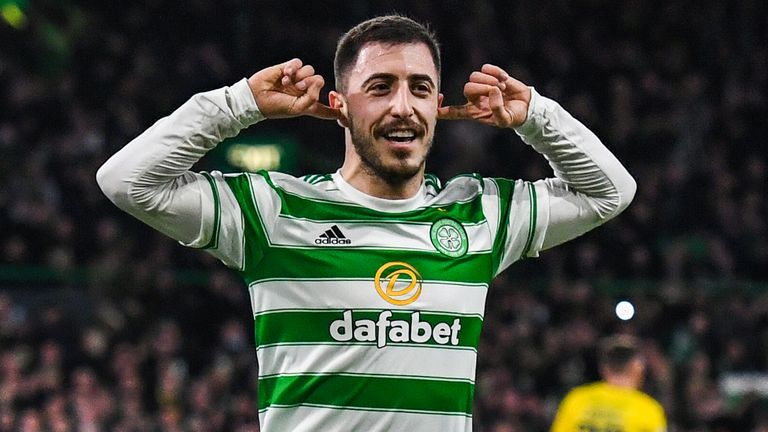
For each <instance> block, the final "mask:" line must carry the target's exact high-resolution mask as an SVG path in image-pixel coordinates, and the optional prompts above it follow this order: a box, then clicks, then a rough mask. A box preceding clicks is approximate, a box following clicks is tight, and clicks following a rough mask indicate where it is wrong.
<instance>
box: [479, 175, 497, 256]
mask: <svg viewBox="0 0 768 432" xmlns="http://www.w3.org/2000/svg"><path fill="white" fill-rule="evenodd" d="M482 200H483V214H484V215H485V218H486V220H487V224H488V229H490V232H491V235H490V237H491V239H490V241H491V247H493V240H494V239H495V238H496V235H497V234H498V232H499V229H500V228H501V227H500V225H499V217H500V216H499V213H501V208H500V207H499V186H498V185H497V184H496V182H495V181H493V180H491V179H485V193H483V198H482Z"/></svg>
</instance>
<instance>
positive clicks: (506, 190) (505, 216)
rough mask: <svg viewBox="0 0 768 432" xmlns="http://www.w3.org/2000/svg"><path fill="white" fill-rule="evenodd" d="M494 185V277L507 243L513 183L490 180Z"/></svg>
mask: <svg viewBox="0 0 768 432" xmlns="http://www.w3.org/2000/svg"><path fill="white" fill-rule="evenodd" d="M490 180H491V181H492V182H494V183H495V184H496V188H497V190H498V192H497V193H498V196H497V198H498V200H499V226H498V227H497V231H496V238H494V239H493V274H492V275H493V276H495V275H496V274H497V273H498V271H499V267H500V266H501V262H502V261H503V260H504V254H505V252H506V249H505V248H504V246H505V245H506V243H507V230H508V229H509V212H510V210H511V204H512V198H513V196H514V195H515V181H514V180H507V179H504V178H493V179H490Z"/></svg>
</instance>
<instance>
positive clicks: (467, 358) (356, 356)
mask: <svg viewBox="0 0 768 432" xmlns="http://www.w3.org/2000/svg"><path fill="white" fill-rule="evenodd" d="M258 358H259V374H260V376H262V377H263V376H268V375H275V374H300V373H353V374H370V375H397V376H418V377H430V378H438V379H460V380H470V381H472V382H473V383H474V380H475V362H476V360H477V353H476V352H475V351H473V350H456V349H443V348H440V347H428V346H422V347H404V346H397V345H387V346H386V347H384V348H377V347H376V346H371V345H279V346H270V347H266V348H262V349H259V351H258Z"/></svg>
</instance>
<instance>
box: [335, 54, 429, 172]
mask: <svg viewBox="0 0 768 432" xmlns="http://www.w3.org/2000/svg"><path fill="white" fill-rule="evenodd" d="M437 85H438V76H437V70H436V68H435V64H434V62H433V61H432V55H431V53H430V51H429V48H428V47H427V46H426V45H425V44H422V43H413V44H400V45H388V44H380V43H372V44H368V45H366V46H364V47H363V49H362V50H361V51H360V53H359V55H358V57H357V61H356V63H355V64H354V65H353V66H352V67H351V68H350V69H349V71H348V72H347V76H346V91H345V94H344V98H345V99H346V103H347V113H346V116H347V127H348V128H349V130H350V134H351V136H352V143H353V145H354V148H355V151H356V152H357V154H358V156H359V157H360V159H361V161H362V166H363V168H364V169H365V170H367V171H368V172H369V173H370V174H372V175H374V176H376V177H379V178H381V179H383V180H384V181H385V182H387V183H390V184H396V183H401V182H404V181H406V180H408V179H410V178H412V177H413V176H415V175H417V174H420V173H423V172H424V166H425V161H426V158H427V154H428V153H429V149H430V147H431V146H432V138H433V137H434V133H435V124H436V123H437V108H438V106H439V105H440V103H441V102H442V98H443V97H442V95H441V94H439V93H438V88H437Z"/></svg>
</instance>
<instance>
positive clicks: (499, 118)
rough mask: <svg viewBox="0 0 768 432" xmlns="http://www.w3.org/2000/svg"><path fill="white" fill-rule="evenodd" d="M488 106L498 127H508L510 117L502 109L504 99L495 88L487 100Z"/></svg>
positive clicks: (504, 109) (503, 108)
mask: <svg viewBox="0 0 768 432" xmlns="http://www.w3.org/2000/svg"><path fill="white" fill-rule="evenodd" d="M488 104H489V105H490V107H491V112H492V113H493V119H494V120H495V122H496V124H497V125H498V126H502V127H506V126H508V125H509V123H510V121H511V119H510V115H509V113H508V112H507V110H506V108H505V107H504V97H503V96H502V94H501V90H500V89H499V88H498V87H497V88H494V89H493V90H492V91H491V94H490V96H489V98H488Z"/></svg>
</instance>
